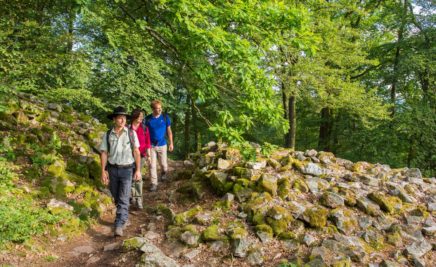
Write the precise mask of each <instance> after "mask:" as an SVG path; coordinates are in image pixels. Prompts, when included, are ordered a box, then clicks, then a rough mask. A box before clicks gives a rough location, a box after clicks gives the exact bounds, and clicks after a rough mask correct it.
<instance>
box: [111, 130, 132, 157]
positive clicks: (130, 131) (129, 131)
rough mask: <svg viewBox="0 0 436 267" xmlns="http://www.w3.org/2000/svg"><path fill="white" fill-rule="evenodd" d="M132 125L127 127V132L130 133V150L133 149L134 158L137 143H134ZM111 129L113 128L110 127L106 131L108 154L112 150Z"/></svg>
mask: <svg viewBox="0 0 436 267" xmlns="http://www.w3.org/2000/svg"><path fill="white" fill-rule="evenodd" d="M130 127H131V126H130ZM130 127H127V134H128V135H129V141H130V150H132V156H133V158H135V153H133V151H134V149H135V145H134V144H135V143H134V140H135V137H134V136H133V130H132V129H130ZM111 131H112V129H110V130H108V131H107V132H106V144H107V154H108V155H109V154H110V151H111V145H110V144H111V143H110V142H109V135H110V133H111Z"/></svg>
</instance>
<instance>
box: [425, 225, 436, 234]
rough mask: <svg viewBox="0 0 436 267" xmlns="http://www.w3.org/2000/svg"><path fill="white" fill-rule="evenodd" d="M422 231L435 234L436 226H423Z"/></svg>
mask: <svg viewBox="0 0 436 267" xmlns="http://www.w3.org/2000/svg"><path fill="white" fill-rule="evenodd" d="M422 232H423V233H424V234H425V235H428V236H435V233H436V226H431V227H424V228H422Z"/></svg>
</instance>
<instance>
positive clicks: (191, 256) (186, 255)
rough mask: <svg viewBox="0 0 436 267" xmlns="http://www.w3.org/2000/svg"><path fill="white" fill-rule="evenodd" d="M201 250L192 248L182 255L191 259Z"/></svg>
mask: <svg viewBox="0 0 436 267" xmlns="http://www.w3.org/2000/svg"><path fill="white" fill-rule="evenodd" d="M200 252H201V250H199V249H193V250H191V251H189V252H188V253H186V254H185V255H183V257H184V258H185V259H187V260H190V261H191V260H193V259H194V258H195V257H197V256H198V254H200Z"/></svg>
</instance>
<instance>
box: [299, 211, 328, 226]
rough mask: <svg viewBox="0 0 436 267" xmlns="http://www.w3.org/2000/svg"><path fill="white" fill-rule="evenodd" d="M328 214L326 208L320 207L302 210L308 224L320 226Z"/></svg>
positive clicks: (324, 222) (325, 220)
mask: <svg viewBox="0 0 436 267" xmlns="http://www.w3.org/2000/svg"><path fill="white" fill-rule="evenodd" d="M328 214H329V211H328V210H327V209H324V208H321V207H318V208H310V209H306V210H305V211H304V213H303V218H304V220H305V221H306V222H307V223H309V225H310V226H312V227H316V228H321V227H324V226H325V225H326V224H327V216H328Z"/></svg>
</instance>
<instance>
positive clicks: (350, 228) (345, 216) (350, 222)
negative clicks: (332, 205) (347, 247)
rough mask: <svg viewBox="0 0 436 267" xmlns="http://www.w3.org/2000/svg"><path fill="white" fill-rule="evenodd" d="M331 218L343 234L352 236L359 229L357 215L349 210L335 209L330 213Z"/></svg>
mask: <svg viewBox="0 0 436 267" xmlns="http://www.w3.org/2000/svg"><path fill="white" fill-rule="evenodd" d="M329 218H330V219H331V221H333V223H334V224H335V225H336V228H337V229H338V230H339V231H341V232H342V233H343V234H346V235H350V234H351V233H353V232H354V231H356V230H357V229H358V223H357V220H356V214H354V213H353V212H352V211H350V210H348V209H345V208H337V209H334V210H332V211H331V212H330V215H329Z"/></svg>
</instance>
